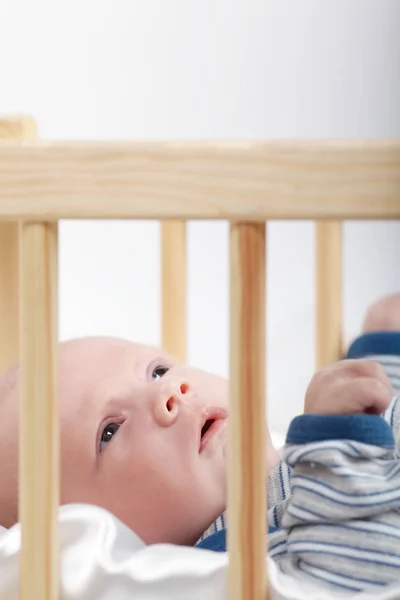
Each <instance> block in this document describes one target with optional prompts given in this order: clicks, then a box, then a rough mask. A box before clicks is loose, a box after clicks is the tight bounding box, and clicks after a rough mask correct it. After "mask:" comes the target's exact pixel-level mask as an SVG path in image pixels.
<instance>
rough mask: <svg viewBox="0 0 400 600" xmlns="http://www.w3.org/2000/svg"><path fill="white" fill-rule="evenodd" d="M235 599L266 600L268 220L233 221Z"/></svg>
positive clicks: (231, 514)
mask: <svg viewBox="0 0 400 600" xmlns="http://www.w3.org/2000/svg"><path fill="white" fill-rule="evenodd" d="M230 244H231V248H230V269H231V271H230V278H231V284H230V303H231V308H230V315H231V317H230V319H231V320H230V386H231V391H230V407H229V411H230V413H229V452H228V454H229V457H228V462H229V485H228V519H229V528H228V550H229V598H230V600H265V599H266V598H267V597H268V596H267V578H266V553H267V544H266V535H267V531H266V457H265V448H266V445H265V444H266V436H265V423H266V410H265V277H266V274H265V224H264V223H262V224H260V223H257V224H254V223H238V224H232V225H231V234H230Z"/></svg>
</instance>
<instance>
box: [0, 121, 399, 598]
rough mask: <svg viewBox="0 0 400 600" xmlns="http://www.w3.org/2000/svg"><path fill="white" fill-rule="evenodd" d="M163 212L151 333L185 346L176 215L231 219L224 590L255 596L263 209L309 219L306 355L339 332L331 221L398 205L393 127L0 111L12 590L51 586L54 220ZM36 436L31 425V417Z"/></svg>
mask: <svg viewBox="0 0 400 600" xmlns="http://www.w3.org/2000/svg"><path fill="white" fill-rule="evenodd" d="M86 218H91V219H117V218H118V219H157V220H160V221H162V229H161V231H162V246H161V247H162V277H163V285H162V295H163V297H162V323H163V328H162V340H163V345H164V347H165V348H166V350H168V351H169V352H170V353H171V354H172V355H174V356H175V357H176V358H177V359H179V360H184V359H185V354H186V329H185V327H186V237H185V236H186V221H187V220H189V219H227V220H229V221H230V223H231V226H230V274H231V276H230V307H231V310H230V313H231V317H230V335H231V338H230V366H231V377H230V380H231V398H230V402H231V417H230V426H229V427H230V429H229V430H230V436H229V444H230V453H229V494H228V504H229V510H230V528H229V536H228V547H229V552H230V567H229V572H230V574H229V597H230V598H234V599H235V600H261V599H264V598H268V592H267V588H268V579H267V573H266V560H265V555H266V523H265V512H266V505H265V503H266V499H265V489H264V482H263V475H264V473H265V456H264V454H265V453H264V447H265V442H264V433H265V432H264V422H265V373H264V365H265V287H266V286H265V280H266V279H265V278H266V265H265V244H266V222H267V221H268V220H272V219H312V220H315V222H316V259H317V260H316V265H317V273H316V275H317V285H316V295H317V296H316V307H317V308H316V332H317V335H316V346H317V367H320V366H322V365H324V364H328V363H330V362H333V361H334V360H337V359H338V358H339V356H340V354H341V351H342V345H341V331H342V326H341V298H342V289H341V286H342V277H341V270H342V269H341V262H342V251H341V229H342V227H341V222H342V220H344V219H346V220H348V219H400V140H391V141H375V140H369V141H349V140H347V141H342V140H337V141H322V140H318V141H286V140H285V141H268V142H237V143H235V142H221V143H220V142H182V143H179V142H170V143H168V142H165V143H156V142H130V143H126V142H116V143H114V142H113V143H99V142H96V143H94V142H93V143H64V142H62V143H58V142H57V143H49V142H45V143H43V142H42V143H40V142H39V141H38V140H37V134H36V127H35V123H34V122H33V121H32V120H31V119H27V118H14V119H4V120H0V220H1V221H0V254H1V255H0V265H1V274H2V279H1V281H2V287H1V291H0V307H1V312H0V319H1V332H2V337H1V341H0V367H1V369H2V370H4V369H5V368H7V367H8V366H10V365H11V364H12V363H14V362H15V361H16V360H20V361H21V369H22V394H21V396H22V397H21V415H20V425H21V435H20V463H19V464H20V466H19V483H20V502H19V515H20V522H21V535H22V542H21V543H22V549H21V575H20V577H21V599H22V600H56V598H58V589H59V588H58V585H59V573H58V569H59V555H58V540H57V527H56V525H57V518H58V516H57V515H58V504H59V478H60V472H59V471H60V469H59V460H58V459H59V423H58V420H59V411H58V402H57V393H56V385H55V382H56V375H57V347H58V315H57V305H58V275H57V270H58V256H57V252H58V238H57V223H58V221H59V220H60V219H86ZM39 430H40V431H41V435H36V432H37V431H39Z"/></svg>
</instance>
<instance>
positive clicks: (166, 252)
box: [161, 221, 187, 363]
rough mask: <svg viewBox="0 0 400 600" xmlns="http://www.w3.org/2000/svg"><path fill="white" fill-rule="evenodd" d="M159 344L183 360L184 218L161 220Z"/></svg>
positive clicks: (184, 333) (184, 335)
mask: <svg viewBox="0 0 400 600" xmlns="http://www.w3.org/2000/svg"><path fill="white" fill-rule="evenodd" d="M161 267H162V297H161V301H162V345H163V348H164V349H165V350H166V351H167V352H169V353H170V354H171V356H173V357H174V358H175V359H176V360H178V361H179V362H181V363H185V362H186V314H187V311H186V222H185V221H164V222H162V223H161Z"/></svg>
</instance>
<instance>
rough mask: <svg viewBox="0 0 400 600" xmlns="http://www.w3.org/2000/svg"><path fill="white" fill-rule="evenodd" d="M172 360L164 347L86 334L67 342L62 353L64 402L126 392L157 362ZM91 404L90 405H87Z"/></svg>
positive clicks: (80, 402) (82, 403)
mask: <svg viewBox="0 0 400 600" xmlns="http://www.w3.org/2000/svg"><path fill="white" fill-rule="evenodd" d="M158 362H161V363H164V362H166V363H173V360H172V358H171V357H170V356H169V355H168V354H167V353H166V352H165V351H163V350H162V349H160V348H157V347H155V346H150V345H146V344H141V343H136V342H128V341H125V340H120V339H114V338H87V339H85V340H80V341H78V342H72V343H69V344H68V343H67V344H66V345H65V346H64V347H63V349H62V353H61V373H60V374H61V388H60V391H61V395H62V404H63V405H66V406H67V407H68V406H69V407H70V408H72V407H71V406H70V405H71V404H72V403H73V404H76V403H77V404H78V405H80V406H81V410H85V406H84V405H85V404H90V403H91V402H90V400H91V399H93V400H94V402H95V404H97V403H98V402H99V401H100V398H107V397H109V396H110V395H115V396H123V395H125V394H126V389H127V387H129V385H130V384H131V383H134V381H135V380H136V379H143V377H144V376H145V373H146V369H148V367H149V366H150V368H151V367H152V365H153V364H154V367H155V366H156V363H157V366H158ZM87 408H89V407H87Z"/></svg>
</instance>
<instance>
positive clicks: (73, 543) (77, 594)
mask: <svg viewBox="0 0 400 600" xmlns="http://www.w3.org/2000/svg"><path fill="white" fill-rule="evenodd" d="M60 539H61V595H60V599H61V600H94V599H96V600H97V599H101V600H128V599H129V600H132V598H135V600H161V599H162V600H188V598H190V599H191V600H200V599H202V600H203V599H204V598H207V600H225V599H226V597H227V595H226V583H227V562H228V561H227V555H226V554H223V553H212V552H206V551H201V550H197V549H195V548H183V547H177V546H170V545H154V546H145V544H143V542H142V541H141V540H140V539H139V538H138V537H137V536H136V535H135V534H134V533H133V532H132V531H131V530H129V529H128V528H126V527H125V526H124V525H122V523H120V522H119V521H118V520H117V519H116V518H115V517H114V516H113V515H111V514H110V513H108V512H106V511H104V510H102V509H99V508H97V507H93V506H87V505H70V506H65V507H62V508H61V509H60ZM19 548H20V528H19V526H18V525H16V526H14V527H12V528H11V529H10V530H3V531H2V532H1V533H0V600H18V558H19ZM269 573H270V583H271V588H272V598H271V600H327V599H329V598H331V599H332V600H333V599H336V598H346V600H347V599H348V600H350V599H351V600H353V599H357V600H394V599H397V600H398V599H399V598H400V586H396V587H392V588H387V589H385V593H384V594H382V595H374V596H369V595H367V594H349V595H346V596H343V594H333V593H332V594H327V592H326V590H323V591H322V590H321V589H320V588H318V586H314V585H311V584H310V585H305V584H304V583H302V584H301V589H299V588H300V586H299V583H298V582H297V581H294V580H293V579H291V578H287V577H285V576H282V574H280V573H279V572H278V571H277V569H276V567H275V565H274V564H273V563H272V562H271V561H269Z"/></svg>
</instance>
